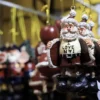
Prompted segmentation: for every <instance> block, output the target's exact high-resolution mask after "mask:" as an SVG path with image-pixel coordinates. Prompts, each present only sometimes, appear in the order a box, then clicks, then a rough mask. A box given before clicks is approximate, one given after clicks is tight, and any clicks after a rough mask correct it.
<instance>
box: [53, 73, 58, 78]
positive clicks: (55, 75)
mask: <svg viewBox="0 0 100 100" xmlns="http://www.w3.org/2000/svg"><path fill="white" fill-rule="evenodd" d="M58 75H60V73H58V74H54V75H53V76H52V78H55V77H57V76H58Z"/></svg>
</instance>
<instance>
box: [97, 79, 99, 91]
mask: <svg viewBox="0 0 100 100" xmlns="http://www.w3.org/2000/svg"><path fill="white" fill-rule="evenodd" d="M97 87H98V90H100V82H99V81H97Z"/></svg>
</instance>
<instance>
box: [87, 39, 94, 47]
mask: <svg viewBox="0 0 100 100" xmlns="http://www.w3.org/2000/svg"><path fill="white" fill-rule="evenodd" d="M85 42H86V44H87V45H88V46H92V45H93V42H92V41H91V40H90V39H85Z"/></svg>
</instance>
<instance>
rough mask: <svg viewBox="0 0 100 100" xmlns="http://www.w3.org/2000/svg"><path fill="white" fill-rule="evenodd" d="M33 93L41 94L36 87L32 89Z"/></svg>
mask: <svg viewBox="0 0 100 100" xmlns="http://www.w3.org/2000/svg"><path fill="white" fill-rule="evenodd" d="M33 93H34V94H42V92H41V91H40V90H37V89H35V90H33Z"/></svg>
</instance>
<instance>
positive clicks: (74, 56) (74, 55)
mask: <svg viewBox="0 0 100 100" xmlns="http://www.w3.org/2000/svg"><path fill="white" fill-rule="evenodd" d="M77 56H80V53H76V54H62V57H66V58H68V59H71V58H76V57H77Z"/></svg>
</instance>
